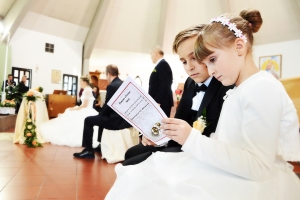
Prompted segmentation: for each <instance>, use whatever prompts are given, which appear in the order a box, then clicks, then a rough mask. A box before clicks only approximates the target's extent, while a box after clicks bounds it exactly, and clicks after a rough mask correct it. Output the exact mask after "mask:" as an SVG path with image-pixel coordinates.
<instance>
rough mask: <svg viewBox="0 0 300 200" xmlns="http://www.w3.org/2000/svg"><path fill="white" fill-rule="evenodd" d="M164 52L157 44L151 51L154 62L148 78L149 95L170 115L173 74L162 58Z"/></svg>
mask: <svg viewBox="0 0 300 200" xmlns="http://www.w3.org/2000/svg"><path fill="white" fill-rule="evenodd" d="M163 56H164V52H163V51H162V49H161V48H160V47H159V46H156V47H155V48H153V49H152V51H151V60H152V62H153V63H154V64H155V67H154V70H153V71H152V73H151V75H150V79H149V90H148V93H149V95H150V96H151V97H152V98H153V99H154V100H155V101H156V103H158V104H159V105H160V107H161V109H162V110H163V111H164V112H165V114H166V115H167V116H168V117H170V113H171V108H172V106H173V102H174V101H173V94H172V89H171V86H172V82H173V74H172V70H171V67H170V65H169V64H168V63H167V62H166V61H165V60H164V59H163Z"/></svg>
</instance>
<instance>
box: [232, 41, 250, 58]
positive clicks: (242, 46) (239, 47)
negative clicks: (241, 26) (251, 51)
mask: <svg viewBox="0 0 300 200" xmlns="http://www.w3.org/2000/svg"><path fill="white" fill-rule="evenodd" d="M234 47H235V51H236V53H237V54H238V56H243V55H246V53H247V45H246V43H245V42H244V40H243V39H242V38H237V39H236V40H235V41H234Z"/></svg>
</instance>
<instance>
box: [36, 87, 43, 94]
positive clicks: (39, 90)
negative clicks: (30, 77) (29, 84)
mask: <svg viewBox="0 0 300 200" xmlns="http://www.w3.org/2000/svg"><path fill="white" fill-rule="evenodd" d="M34 90H36V91H38V92H40V93H42V92H43V90H44V88H42V87H41V86H39V87H37V88H34Z"/></svg>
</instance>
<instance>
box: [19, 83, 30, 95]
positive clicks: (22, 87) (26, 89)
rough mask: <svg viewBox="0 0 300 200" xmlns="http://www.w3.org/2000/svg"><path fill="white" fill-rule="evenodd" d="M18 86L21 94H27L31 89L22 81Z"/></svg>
mask: <svg viewBox="0 0 300 200" xmlns="http://www.w3.org/2000/svg"><path fill="white" fill-rule="evenodd" d="M18 86H19V92H20V93H25V92H28V90H29V87H27V86H26V85H25V84H24V82H23V81H21V82H20V83H19V85H18Z"/></svg>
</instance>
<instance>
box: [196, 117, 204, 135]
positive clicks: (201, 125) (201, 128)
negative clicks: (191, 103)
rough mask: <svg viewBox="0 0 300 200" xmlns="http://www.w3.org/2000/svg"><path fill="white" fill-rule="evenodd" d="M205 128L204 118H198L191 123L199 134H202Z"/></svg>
mask: <svg viewBox="0 0 300 200" xmlns="http://www.w3.org/2000/svg"><path fill="white" fill-rule="evenodd" d="M205 127H206V120H205V118H204V117H203V116H201V117H199V118H198V119H197V120H196V121H194V123H193V128H195V129H197V130H199V131H200V132H201V133H203V131H204V129H205Z"/></svg>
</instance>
